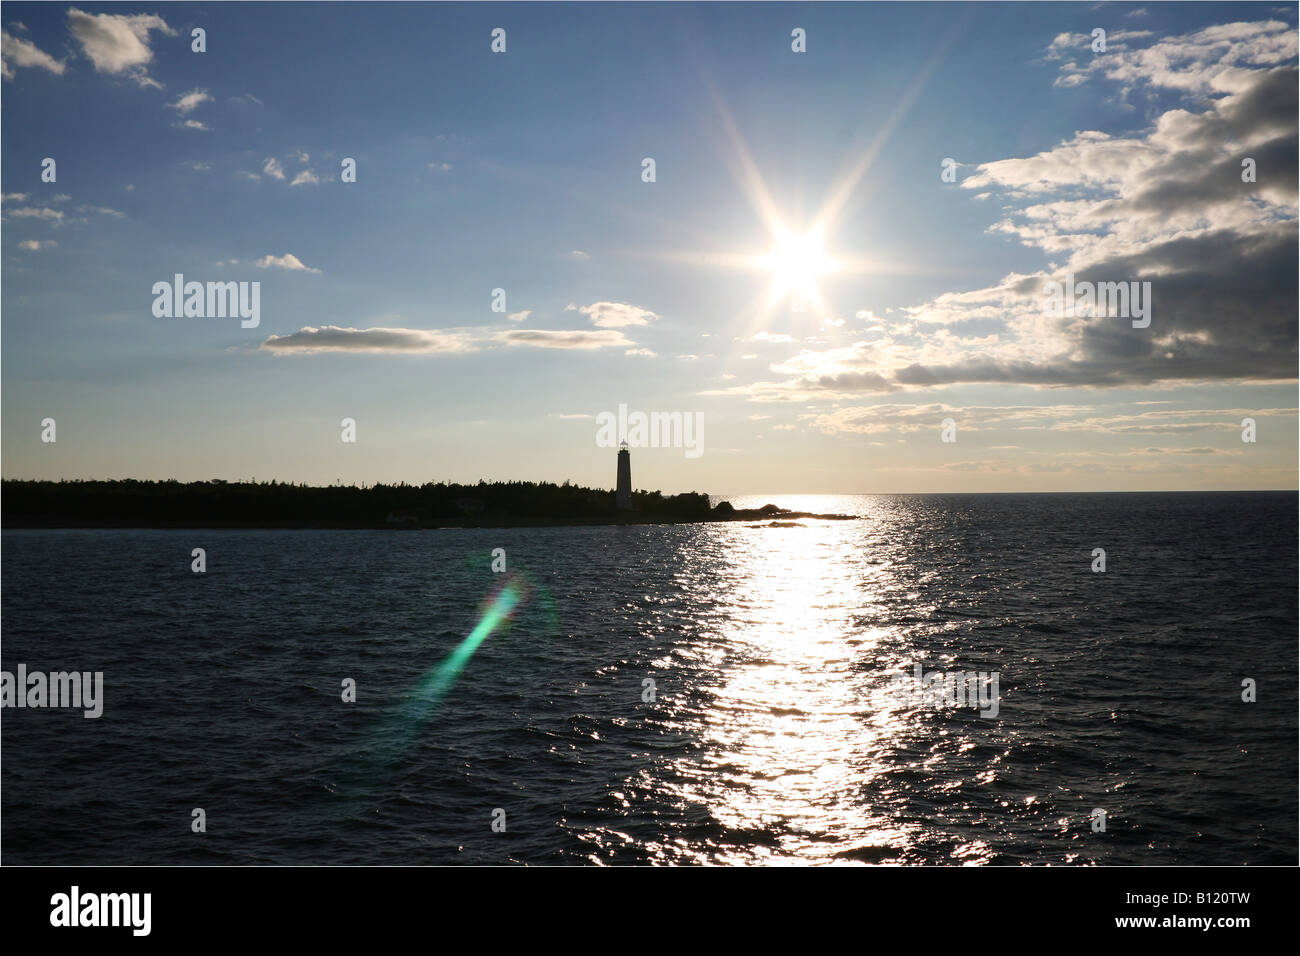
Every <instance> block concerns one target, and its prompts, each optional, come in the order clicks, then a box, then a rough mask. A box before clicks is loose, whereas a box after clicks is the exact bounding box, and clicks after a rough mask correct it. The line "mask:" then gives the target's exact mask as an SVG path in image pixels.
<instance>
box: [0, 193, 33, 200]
mask: <svg viewBox="0 0 1300 956" xmlns="http://www.w3.org/2000/svg"><path fill="white" fill-rule="evenodd" d="M0 202H27V193H0Z"/></svg>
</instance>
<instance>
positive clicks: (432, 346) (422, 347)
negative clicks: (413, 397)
mask: <svg viewBox="0 0 1300 956" xmlns="http://www.w3.org/2000/svg"><path fill="white" fill-rule="evenodd" d="M477 347H478V336H477V334H476V333H475V332H474V331H473V330H469V329H442V330H428V329H389V328H372V329H353V328H341V327H340V326H337V325H327V326H323V327H321V328H314V327H312V326H305V327H303V328H302V329H300V330H298V331H297V332H294V333H292V334H290V335H272V336H271V337H270V338H268V339H266V341H264V342H262V343H261V345H259V346H258V348H261V349H265V350H267V351H270V352H278V353H281V354H288V353H293V352H297V353H301V354H311V353H314V352H358V353H372V354H373V353H386V354H396V355H433V354H448V353H459V352H472V351H474V350H475V349H476V348H477Z"/></svg>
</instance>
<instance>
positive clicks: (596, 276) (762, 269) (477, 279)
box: [0, 3, 1298, 494]
mask: <svg viewBox="0 0 1300 956" xmlns="http://www.w3.org/2000/svg"><path fill="white" fill-rule="evenodd" d="M0 19H2V20H3V31H4V33H3V62H4V68H3V79H2V80H0V97H2V101H0V102H2V104H3V118H2V121H0V122H2V126H0V134H2V135H3V142H2V143H0V177H2V178H0V182H2V192H3V202H2V203H0V266H2V268H0V316H2V317H0V323H2V324H0V329H2V337H0V347H2V359H0V370H2V373H3V380H2V385H0V399H2V401H3V405H2V409H0V418H2V423H0V424H2V430H0V452H2V458H0V472H2V473H3V476H4V477H5V478H46V479H60V478H153V479H157V478H177V479H181V480H206V479H213V478H223V479H226V480H232V481H233V480H241V479H243V480H248V479H253V478H255V479H257V480H259V481H266V480H270V479H273V478H274V479H276V480H279V481H295V482H303V481H305V482H310V483H313V484H328V483H334V482H336V481H341V482H343V483H345V484H347V483H366V484H370V483H375V482H401V481H405V482H409V483H416V484H418V483H423V482H426V481H467V482H473V481H478V480H479V479H488V480H535V481H543V480H545V481H557V482H558V481H564V480H566V479H568V480H572V481H574V482H577V483H580V484H585V485H592V486H596V487H612V486H613V484H614V476H615V451H614V449H613V448H608V447H602V446H601V445H600V444H599V443H598V441H597V438H598V432H599V429H598V427H597V422H598V418H599V416H601V415H602V413H616V412H617V410H618V408H619V406H620V405H624V406H626V408H627V409H628V411H629V412H630V413H631V412H638V411H639V412H643V413H646V414H649V413H653V412H659V413H673V412H680V413H682V414H683V415H684V416H692V418H691V420H692V421H698V422H700V423H701V432H700V434H699V435H698V436H697V438H698V441H699V448H698V453H697V452H692V453H690V454H688V453H687V452H688V451H690V450H689V449H685V448H682V447H634V448H633V450H632V476H633V485H634V486H635V487H637V488H645V489H650V490H654V489H660V490H663V491H664V492H665V493H667V492H680V491H705V492H709V493H712V494H762V493H784V494H795V493H891V492H897V493H903V492H962V491H971V492H992V491H1094V490H1095V491H1105V490H1200V489H1292V488H1296V487H1297V421H1296V406H1297V390H1296V378H1297V376H1296V371H1297V294H1296V289H1297V265H1296V264H1297V255H1298V246H1297V191H1296V186H1297V94H1296V90H1297V74H1296V62H1297V33H1296V7H1295V6H1290V7H1288V6H1282V5H1278V4H1275V3H1274V4H1267V3H1266V4H1251V3H1230V4H1219V3H1190V4H1182V3H1143V4H1141V5H1137V4H1117V3H1103V4H1095V3H1076V4H1055V3H1028V4H1006V5H1004V4H980V5H975V4H971V5H968V4H961V3H937V4H910V3H881V4H863V5H858V4H847V3H836V4H780V3H763V4H706V5H696V4H640V3H611V4H547V3H527V4H487V3H484V4H422V3H400V4H387V3H364V4H360V3H358V4H354V3H329V4H307V3H297V4H278V3H256V4H231V3H195V4H184V5H181V4H166V3H163V4H149V5H144V4H80V5H75V6H72V5H67V4H62V3H41V4H24V3H5V4H4V7H3V11H2V12H0ZM196 28H199V29H202V30H203V31H205V32H204V41H205V47H206V48H205V50H204V51H203V52H196V51H195V50H194V49H193V46H194V44H195V39H194V34H193V31H194V30H195V29H196ZM498 29H499V30H503V31H504V37H503V39H502V35H501V34H496V37H497V39H496V40H494V31H495V30H498ZM1098 29H1100V30H1104V31H1105V48H1104V50H1102V49H1098V50H1094V47H1095V46H1097V42H1098V41H1097V38H1096V37H1095V36H1094V31H1095V30H1098ZM796 30H797V31H801V32H799V33H796V32H795V31H796ZM502 42H504V51H503V52H496V51H494V49H493V45H494V43H495V44H496V45H497V46H498V47H500V46H501V44H502ZM797 47H802V49H801V50H797V49H796V48H797ZM47 158H48V159H53V160H54V164H55V165H54V176H55V179H54V181H53V182H48V181H44V180H43V169H44V168H47V167H46V166H44V165H43V161H44V160H46V159H47ZM647 159H652V160H653V176H651V175H650V173H651V170H650V169H648V168H647V167H648V164H646V162H645V160H647ZM1244 159H1251V160H1253V166H1254V177H1253V178H1254V181H1253V182H1244V181H1243V176H1245V175H1246V174H1245V173H1244V172H1243V166H1242V163H1243V160H1244ZM346 160H352V161H354V164H355V166H354V168H355V181H350V182H345V181H344V178H345V175H344V167H345V161H346ZM46 175H48V174H46ZM176 274H182V275H183V276H184V281H185V282H191V281H195V282H200V283H208V282H223V283H224V282H239V283H250V284H251V283H253V282H257V283H259V285H258V289H259V310H258V322H257V324H256V326H252V327H245V325H247V324H249V323H245V322H241V321H240V319H239V318H238V317H230V316H225V317H221V316H202V317H200V316H180V317H167V316H166V315H163V316H160V315H158V314H156V312H157V311H158V307H157V306H156V299H158V298H159V297H158V296H157V295H156V294H155V292H154V291H153V290H154V287H155V284H156V283H160V282H162V283H167V284H170V283H171V282H172V280H173V276H174V275H176ZM1067 276H1069V277H1072V281H1073V282H1074V283H1076V284H1079V283H1088V282H1093V283H1097V282H1123V283H1125V288H1126V289H1133V290H1135V291H1137V292H1142V291H1143V290H1146V291H1145V294H1144V295H1143V296H1142V301H1144V302H1147V303H1149V305H1150V309H1149V315H1148V317H1149V325H1147V326H1145V327H1139V326H1140V325H1141V322H1142V319H1141V318H1140V317H1139V311H1138V310H1137V302H1138V299H1137V298H1136V297H1135V298H1134V299H1133V300H1132V301H1131V302H1130V311H1129V312H1125V311H1124V310H1123V308H1122V303H1120V302H1119V301H1118V300H1116V303H1115V305H1116V308H1114V309H1112V310H1110V312H1109V313H1107V311H1106V310H1104V309H1103V310H1102V311H1101V314H1090V313H1089V311H1088V310H1087V309H1070V310H1062V309H1060V308H1057V309H1055V310H1053V308H1052V306H1051V299H1050V297H1049V296H1048V294H1047V293H1046V291H1045V290H1047V289H1049V288H1050V286H1049V285H1048V283H1051V282H1057V283H1060V284H1061V286H1060V287H1061V288H1065V286H1064V283H1065V282H1066V281H1067ZM1128 283H1137V286H1136V287H1132V286H1129V285H1128ZM1144 283H1150V285H1149V286H1144ZM245 288H246V289H250V290H251V288H252V287H251V285H249V286H246V287H245ZM1071 288H1074V287H1071ZM1077 288H1083V286H1082V285H1079V286H1077ZM497 290H500V291H497ZM162 298H164V299H170V296H162ZM1058 301H1063V300H1058ZM1245 418H1251V419H1253V420H1254V421H1255V436H1254V437H1255V441H1253V442H1244V441H1243V440H1242V436H1243V428H1242V422H1243V419H1245ZM46 419H53V420H54V421H55V423H56V431H55V439H56V440H55V441H53V442H49V441H45V440H43V436H44V437H48V433H47V429H46V428H45V427H44V426H43V425H42V422H43V421H44V420H46ZM344 419H351V420H353V421H354V422H355V429H354V433H353V434H354V437H355V441H344V440H343V439H344V437H345V436H344V429H343V426H342V422H343V420H344ZM945 420H947V422H948V423H950V424H949V427H948V429H947V435H946V437H948V438H950V439H952V440H950V441H945V440H944V438H945V433H944V432H945Z"/></svg>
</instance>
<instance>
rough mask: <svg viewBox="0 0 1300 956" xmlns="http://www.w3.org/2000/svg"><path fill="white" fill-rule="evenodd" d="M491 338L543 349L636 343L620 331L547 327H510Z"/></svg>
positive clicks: (629, 344)
mask: <svg viewBox="0 0 1300 956" xmlns="http://www.w3.org/2000/svg"><path fill="white" fill-rule="evenodd" d="M493 338H494V339H495V340H496V341H498V342H502V343H504V344H506V345H517V346H520V345H521V346H530V347H533V348H543V349H579V350H588V349H604V348H613V347H631V346H634V345H636V343H635V342H632V341H630V340H628V339H627V338H625V337H624V335H623V333H622V332H613V331H604V330H602V331H597V332H593V331H591V330H589V329H575V330H572V331H567V330H547V329H510V330H508V331H505V332H498V333H496V335H495V336H493Z"/></svg>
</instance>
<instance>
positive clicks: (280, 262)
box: [256, 252, 320, 273]
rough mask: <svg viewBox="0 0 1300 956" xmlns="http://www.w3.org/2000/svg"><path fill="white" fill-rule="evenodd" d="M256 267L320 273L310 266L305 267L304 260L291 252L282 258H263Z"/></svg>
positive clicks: (269, 256)
mask: <svg viewBox="0 0 1300 956" xmlns="http://www.w3.org/2000/svg"><path fill="white" fill-rule="evenodd" d="M256 265H257V267H258V268H259V269H286V270H288V271H290V272H315V273H319V272H320V270H319V269H312V268H310V267H309V266H305V265H303V263H302V260H301V259H299V258H298V257H297V256H295V255H294V254H293V253H291V252H286V253H285V254H284V255H282V256H273V255H265V256H262V258H260V259H258V260H257V263H256Z"/></svg>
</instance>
